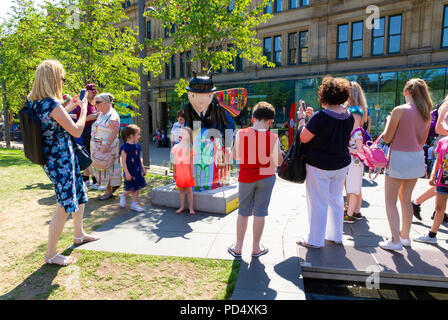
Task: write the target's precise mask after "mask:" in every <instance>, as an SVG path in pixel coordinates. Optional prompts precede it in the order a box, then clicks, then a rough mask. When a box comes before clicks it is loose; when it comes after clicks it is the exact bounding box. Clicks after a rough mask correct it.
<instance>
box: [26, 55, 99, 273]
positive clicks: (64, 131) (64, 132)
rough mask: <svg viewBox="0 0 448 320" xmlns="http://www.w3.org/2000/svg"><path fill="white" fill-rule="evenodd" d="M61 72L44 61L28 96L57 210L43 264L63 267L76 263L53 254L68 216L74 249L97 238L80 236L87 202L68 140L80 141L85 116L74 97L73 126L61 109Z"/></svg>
mask: <svg viewBox="0 0 448 320" xmlns="http://www.w3.org/2000/svg"><path fill="white" fill-rule="evenodd" d="M64 82H65V71H64V68H63V67H62V65H61V63H60V62H59V61H57V60H46V61H44V62H42V63H41V64H40V65H39V66H38V67H37V70H36V76H35V78H34V83H33V88H32V90H31V93H30V94H29V95H28V99H29V100H30V101H31V104H32V107H33V108H34V110H35V111H36V113H37V116H38V117H39V118H40V120H41V124H42V133H43V152H44V154H45V155H46V158H47V163H46V164H45V165H43V166H42V167H43V170H44V171H45V173H46V174H47V175H48V177H49V178H50V180H51V182H52V183H53V185H54V189H55V192H56V201H57V207H56V212H55V214H54V216H53V219H52V220H51V223H50V229H49V234H48V245H47V252H46V255H45V258H44V261H45V262H46V263H48V264H57V265H61V266H67V265H69V264H72V263H74V262H75V261H76V260H75V259H74V258H72V257H68V256H63V255H60V254H58V253H57V251H56V246H57V243H58V240H59V237H60V235H61V233H62V230H63V229H64V225H65V221H66V219H67V215H68V214H69V213H71V214H72V218H73V224H74V227H75V236H74V245H79V244H82V243H85V242H90V241H95V240H98V238H95V237H92V236H89V235H87V234H85V233H84V230H83V224H82V219H83V215H84V207H85V203H86V202H87V193H86V187H85V184H84V183H83V181H82V176H81V170H80V169H79V164H78V160H77V158H76V156H75V152H74V148H73V143H72V138H71V136H73V137H78V138H79V137H80V136H81V134H82V131H83V129H84V124H85V120H86V113H87V101H86V99H83V100H79V96H75V97H74V98H73V100H72V102H70V104H72V103H74V104H76V105H78V106H79V107H80V108H81V114H80V117H79V119H78V121H77V122H76V123H75V122H73V120H72V118H71V117H70V115H69V114H68V113H67V111H66V110H65V108H63V107H62V104H61V102H60V101H62V87H63V85H64Z"/></svg>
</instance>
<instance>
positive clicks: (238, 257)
mask: <svg viewBox="0 0 448 320" xmlns="http://www.w3.org/2000/svg"><path fill="white" fill-rule="evenodd" d="M227 252H228V253H230V254H231V255H232V256H233V257H234V258H237V259H241V257H242V255H241V253H240V254H238V253H236V252H235V251H234V250H233V249H232V246H230V247H228V248H227Z"/></svg>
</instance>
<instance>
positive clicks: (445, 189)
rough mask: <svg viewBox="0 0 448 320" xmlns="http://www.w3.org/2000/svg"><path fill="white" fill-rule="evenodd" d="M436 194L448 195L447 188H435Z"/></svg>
mask: <svg viewBox="0 0 448 320" xmlns="http://www.w3.org/2000/svg"><path fill="white" fill-rule="evenodd" d="M436 192H437V193H442V194H446V195H448V187H439V186H438V187H437V188H436Z"/></svg>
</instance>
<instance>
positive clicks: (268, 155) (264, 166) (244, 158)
mask: <svg viewBox="0 0 448 320" xmlns="http://www.w3.org/2000/svg"><path fill="white" fill-rule="evenodd" d="M237 139H238V140H239V150H238V151H239V158H240V174H239V177H238V181H239V182H243V183H252V182H255V181H258V180H262V179H266V178H269V177H271V176H273V175H275V170H276V166H275V164H274V161H273V157H272V155H273V153H274V146H275V144H276V142H277V143H278V136H277V135H276V134H275V133H272V132H271V131H257V130H254V129H253V128H247V129H241V130H240V131H239V132H238V137H237Z"/></svg>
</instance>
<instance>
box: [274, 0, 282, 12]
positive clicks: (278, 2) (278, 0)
mask: <svg viewBox="0 0 448 320" xmlns="http://www.w3.org/2000/svg"><path fill="white" fill-rule="evenodd" d="M282 9H283V0H274V13H277V12H282Z"/></svg>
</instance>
